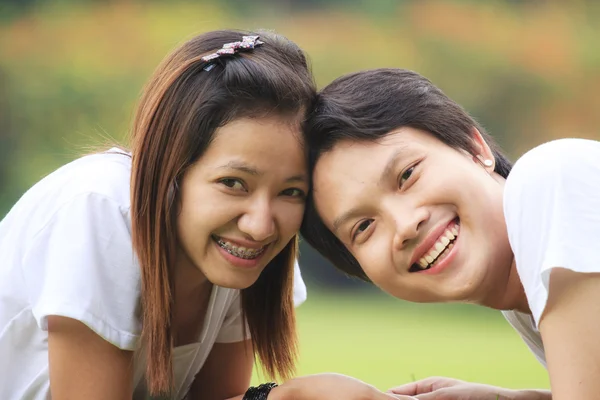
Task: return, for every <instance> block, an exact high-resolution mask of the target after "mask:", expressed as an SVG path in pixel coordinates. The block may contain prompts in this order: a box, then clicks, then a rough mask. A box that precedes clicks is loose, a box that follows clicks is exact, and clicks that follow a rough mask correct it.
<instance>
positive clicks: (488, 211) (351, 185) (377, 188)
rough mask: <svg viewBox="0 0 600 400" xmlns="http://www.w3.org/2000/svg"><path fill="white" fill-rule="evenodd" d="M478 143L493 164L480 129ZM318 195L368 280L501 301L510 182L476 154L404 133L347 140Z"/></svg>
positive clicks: (398, 290) (324, 166) (448, 296)
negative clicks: (505, 199)
mask: <svg viewBox="0 0 600 400" xmlns="http://www.w3.org/2000/svg"><path fill="white" fill-rule="evenodd" d="M474 141H475V144H476V147H477V148H479V149H480V150H481V155H482V156H483V159H490V160H493V157H492V154H491V152H490V149H489V147H488V146H487V145H486V144H485V142H484V141H483V139H482V138H481V136H480V135H479V133H478V132H477V131H475V133H474ZM313 178H314V182H313V185H314V186H313V188H314V199H315V205H316V208H317V211H318V213H319V215H320V216H321V218H322V219H323V221H324V223H325V225H326V226H327V227H328V229H330V230H331V231H332V232H333V233H334V234H335V236H336V237H337V238H339V239H340V240H341V242H342V243H343V244H344V245H345V246H346V248H347V249H348V250H349V251H350V252H351V253H352V255H353V256H354V257H355V258H356V260H357V261H358V262H359V263H360V265H361V266H362V268H363V270H364V271H365V273H366V274H367V276H368V277H369V278H370V279H371V280H372V281H373V282H374V283H375V284H376V285H377V286H379V287H380V288H382V289H383V290H385V291H386V292H388V293H390V294H392V295H393V296H395V297H398V298H401V299H405V300H408V301H416V302H446V301H467V302H477V303H480V304H484V305H485V304H486V303H488V302H489V300H490V298H491V297H490V296H502V295H503V293H501V290H500V288H505V287H506V286H505V285H506V283H507V282H506V281H507V279H508V274H509V272H510V267H511V264H512V252H511V251H510V247H509V243H508V238H507V233H506V227H505V223H504V218H503V211H502V192H503V182H504V179H503V178H501V177H499V176H498V175H497V174H496V173H494V172H493V166H491V167H484V166H483V165H482V164H481V163H480V162H479V160H478V159H477V158H476V157H473V156H472V155H471V154H468V153H467V152H464V151H458V150H455V149H453V148H451V147H449V146H447V145H446V144H444V143H443V142H441V141H439V140H438V139H436V138H435V137H434V136H432V135H430V134H428V133H425V132H422V131H419V130H416V129H413V128H409V127H403V128H400V129H398V130H396V131H393V132H391V133H389V134H388V135H386V136H385V137H384V138H382V139H381V140H379V141H377V142H367V141H360V142H357V141H342V142H340V143H338V144H337V145H336V146H335V147H334V148H333V149H332V150H331V151H329V152H327V153H325V154H323V155H322V156H321V158H320V159H319V160H318V162H317V165H316V168H315V172H314V176H313Z"/></svg>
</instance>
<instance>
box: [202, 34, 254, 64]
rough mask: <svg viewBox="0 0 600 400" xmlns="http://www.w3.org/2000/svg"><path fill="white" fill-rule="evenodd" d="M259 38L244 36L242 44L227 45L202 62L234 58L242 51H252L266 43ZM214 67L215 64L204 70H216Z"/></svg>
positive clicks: (204, 58)
mask: <svg viewBox="0 0 600 400" xmlns="http://www.w3.org/2000/svg"><path fill="white" fill-rule="evenodd" d="M258 38H259V36H242V41H241V42H231V43H225V44H224V45H223V47H222V48H220V49H219V50H217V51H216V52H214V53H211V54H209V55H206V56H204V57H202V58H201V60H202V61H204V62H210V61H212V60H215V59H217V58H219V57H221V56H232V55H234V54H236V53H238V52H240V51H246V50H252V49H254V48H255V47H258V46H261V45H263V44H264V42H262V41H260V40H258ZM214 66H215V64H214V63H210V64H208V65H207V66H206V67H204V70H205V71H210V70H211V69H213V68H214Z"/></svg>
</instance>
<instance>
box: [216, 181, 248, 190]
mask: <svg viewBox="0 0 600 400" xmlns="http://www.w3.org/2000/svg"><path fill="white" fill-rule="evenodd" d="M219 182H220V183H222V184H223V185H225V186H227V187H228V188H230V189H233V190H246V188H245V187H244V184H243V183H242V181H240V180H239V179H233V178H225V179H221V180H220V181H219Z"/></svg>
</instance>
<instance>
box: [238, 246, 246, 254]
mask: <svg viewBox="0 0 600 400" xmlns="http://www.w3.org/2000/svg"><path fill="white" fill-rule="evenodd" d="M236 250H237V251H238V252H240V253H242V254H246V252H247V251H248V249H247V248H245V247H241V246H240V247H238V248H237V249H236Z"/></svg>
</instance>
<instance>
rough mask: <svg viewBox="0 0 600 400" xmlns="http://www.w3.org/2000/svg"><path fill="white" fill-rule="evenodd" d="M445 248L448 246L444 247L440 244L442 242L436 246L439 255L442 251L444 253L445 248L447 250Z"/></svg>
mask: <svg viewBox="0 0 600 400" xmlns="http://www.w3.org/2000/svg"><path fill="white" fill-rule="evenodd" d="M445 247H446V246H444V245H443V244H442V243H440V242H437V243H436V244H435V249H436V250H437V252H438V253H439V252H440V251H444V248H445Z"/></svg>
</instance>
